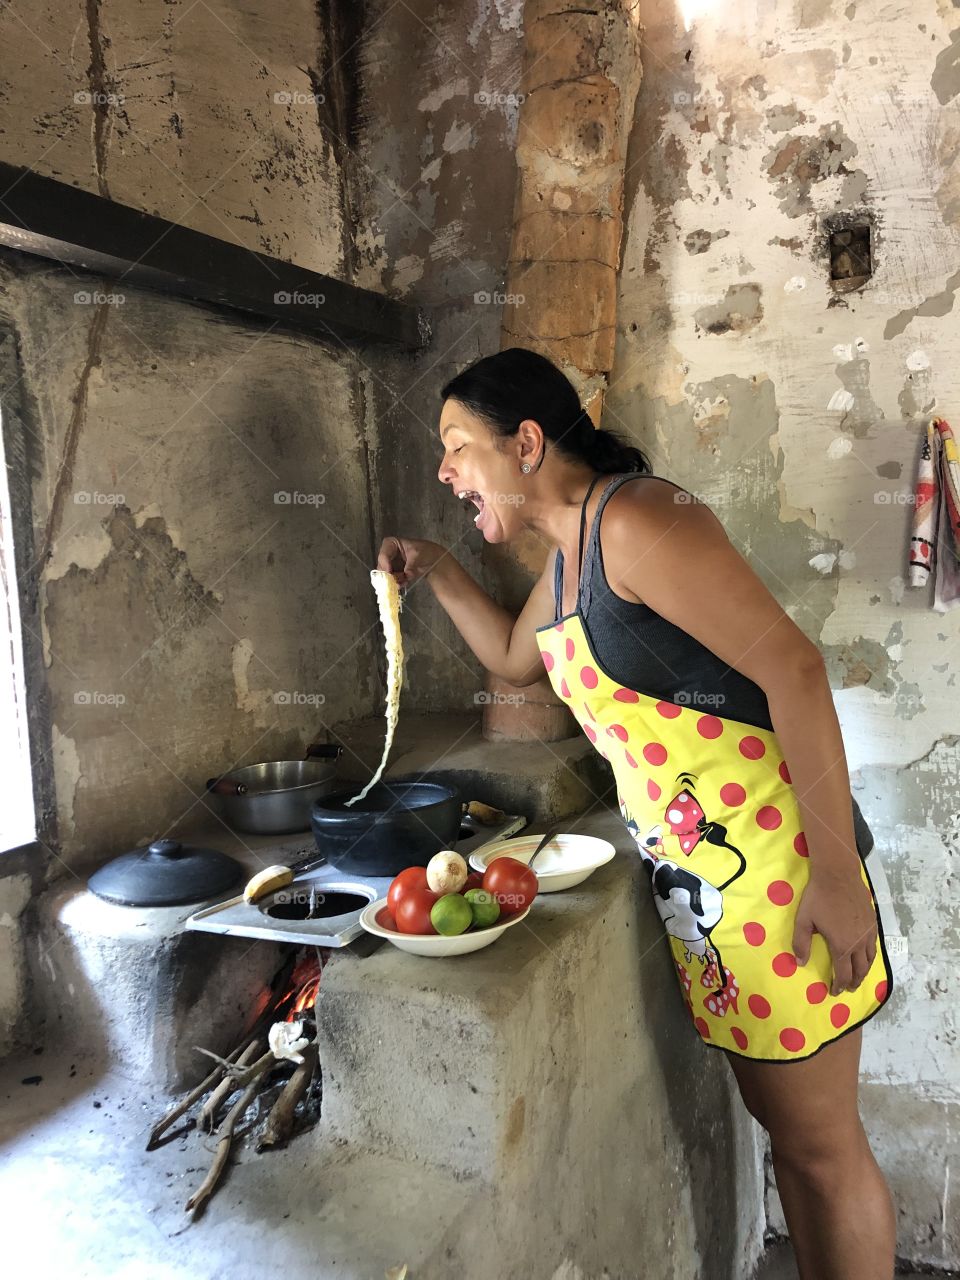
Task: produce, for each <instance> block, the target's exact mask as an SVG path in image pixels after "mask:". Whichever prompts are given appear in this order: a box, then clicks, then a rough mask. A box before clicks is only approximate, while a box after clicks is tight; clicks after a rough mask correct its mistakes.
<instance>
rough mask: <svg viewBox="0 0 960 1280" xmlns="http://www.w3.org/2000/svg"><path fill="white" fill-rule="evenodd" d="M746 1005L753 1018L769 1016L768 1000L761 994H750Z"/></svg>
mask: <svg viewBox="0 0 960 1280" xmlns="http://www.w3.org/2000/svg"><path fill="white" fill-rule="evenodd" d="M747 1007H748V1008H749V1010H750V1012H751V1013H752V1014H753V1016H754V1017H755V1018H769V1017H770V1001H769V1000H764V998H763V996H751V997H750V999H749V1000H748V1001H747Z"/></svg>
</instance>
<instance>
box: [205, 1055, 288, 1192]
mask: <svg viewBox="0 0 960 1280" xmlns="http://www.w3.org/2000/svg"><path fill="white" fill-rule="evenodd" d="M273 1061H274V1058H273V1054H272V1053H265V1054H264V1055H263V1057H262V1058H260V1059H259V1060H258V1062H257V1063H256V1064H255V1066H256V1067H258V1068H259V1070H258V1071H257V1074H256V1075H255V1076H254V1077H253V1079H252V1080H251V1082H250V1083H249V1084H248V1085H247V1087H246V1088H245V1089H244V1091H243V1093H241V1095H240V1097H239V1099H238V1100H237V1101H236V1102H235V1103H234V1104H233V1106H232V1107H231V1108H230V1110H229V1111H228V1112H227V1115H226V1119H225V1120H224V1122H223V1124H222V1125H221V1126H220V1128H219V1129H218V1130H217V1132H218V1133H219V1135H220V1141H219V1142H218V1143H217V1150H216V1154H215V1155H214V1157H213V1164H212V1165H211V1166H210V1172H209V1173H208V1174H207V1176H206V1177H205V1178H204V1180H203V1182H201V1184H200V1186H199V1187H197V1189H196V1191H195V1192H194V1193H193V1195H192V1196H191V1197H190V1199H189V1200H188V1201H187V1203H186V1204H185V1205H184V1206H183V1207H184V1209H186V1211H187V1213H189V1212H190V1210H191V1209H199V1208H200V1206H201V1205H202V1204H205V1203H206V1201H207V1200H209V1199H210V1197H211V1196H212V1195H213V1192H214V1189H215V1188H216V1185H217V1183H218V1182H219V1181H220V1175H221V1174H222V1173H223V1170H224V1168H225V1167H226V1163H227V1157H228V1156H229V1155H230V1147H231V1146H232V1145H233V1131H234V1129H235V1128H236V1127H237V1122H238V1120H240V1118H241V1116H242V1115H243V1113H244V1112H245V1111H246V1109H247V1107H249V1105H250V1103H251V1102H252V1101H253V1100H254V1098H255V1097H256V1096H257V1093H258V1092H259V1090H260V1076H262V1075H263V1073H264V1071H266V1070H267V1068H268V1067H269V1066H270V1065H271V1064H272V1062H273ZM251 1070H252V1068H251Z"/></svg>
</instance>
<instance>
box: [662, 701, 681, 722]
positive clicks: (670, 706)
mask: <svg viewBox="0 0 960 1280" xmlns="http://www.w3.org/2000/svg"><path fill="white" fill-rule="evenodd" d="M657 710H658V711H659V712H660V714H661V715H662V716H665V717H666V718H667V719H668V720H673V719H675V718H676V717H677V716H678V715H679V714H680V712H681V711H682V710H683V708H682V707H678V706H677V705H676V703H675V702H658V703H657Z"/></svg>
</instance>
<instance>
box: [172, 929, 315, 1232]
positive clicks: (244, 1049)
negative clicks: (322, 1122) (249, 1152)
mask: <svg viewBox="0 0 960 1280" xmlns="http://www.w3.org/2000/svg"><path fill="white" fill-rule="evenodd" d="M321 974H322V957H321V954H320V953H317V955H316V956H311V957H308V958H307V959H305V960H301V962H300V963H299V964H296V965H294V963H293V957H292V956H291V958H290V959H289V961H288V962H287V964H286V965H284V968H283V969H282V970H281V972H280V974H278V975H277V979H275V981H274V984H273V988H272V991H271V993H270V995H269V996H268V997H267V998H266V1000H265V1001H264V1002H261V1005H260V1009H259V1010H258V1012H257V1014H256V1015H255V1018H254V1024H255V1025H254V1026H253V1027H252V1028H251V1029H250V1030H248V1032H247V1034H246V1035H245V1036H244V1038H243V1040H241V1042H240V1044H239V1045H237V1047H236V1048H235V1049H234V1050H233V1052H232V1053H230V1054H228V1055H227V1057H225V1058H221V1057H220V1056H219V1054H216V1053H213V1052H212V1051H211V1050H209V1049H203V1048H200V1047H199V1046H195V1047H196V1048H197V1049H198V1052H200V1053H203V1054H205V1055H206V1056H207V1057H210V1058H213V1059H214V1061H215V1062H216V1066H215V1067H214V1068H213V1070H212V1071H211V1072H210V1073H209V1074H208V1075H207V1077H206V1078H205V1079H204V1080H203V1081H202V1082H201V1083H200V1084H199V1085H197V1087H196V1088H195V1089H192V1090H191V1091H190V1092H189V1093H188V1094H187V1095H186V1097H185V1098H183V1100H182V1101H181V1102H179V1103H178V1104H177V1105H176V1106H175V1107H173V1108H172V1109H171V1110H170V1111H168V1112H167V1113H166V1115H164V1117H163V1118H162V1119H161V1120H160V1121H158V1123H157V1124H156V1125H154V1127H153V1129H152V1130H151V1131H150V1138H149V1141H148V1143H147V1150H148V1151H149V1150H151V1149H152V1148H153V1146H154V1145H155V1144H156V1143H157V1142H158V1140H159V1138H160V1137H161V1135H162V1134H163V1133H164V1132H165V1131H166V1130H167V1129H168V1128H169V1127H170V1125H172V1124H173V1123H174V1121H175V1120H178V1119H179V1118H180V1117H181V1116H183V1115H185V1114H186V1113H187V1112H188V1111H189V1110H190V1108H191V1107H192V1106H193V1105H194V1103H196V1102H199V1101H200V1099H201V1098H203V1097H204V1095H205V1094H208V1093H209V1096H208V1097H207V1098H206V1100H205V1101H204V1103H203V1105H202V1107H201V1110H200V1114H199V1127H200V1128H201V1129H203V1130H206V1131H207V1132H215V1133H216V1136H217V1137H218V1139H219V1141H218V1142H217V1147H216V1150H215V1152H214V1157H213V1162H212V1164H211V1166H210V1170H209V1172H208V1174H207V1176H206V1178H204V1180H203V1182H202V1183H201V1184H200V1186H199V1187H198V1188H197V1190H196V1191H195V1192H194V1193H193V1195H191V1196H190V1198H189V1200H188V1201H187V1203H186V1206H185V1208H186V1210H187V1211H188V1212H189V1211H190V1210H195V1209H199V1208H201V1207H202V1206H203V1205H204V1204H205V1203H206V1202H207V1200H209V1198H210V1196H211V1195H212V1194H213V1192H214V1191H215V1190H216V1187H217V1185H218V1183H219V1182H220V1179H221V1177H222V1176H223V1172H224V1170H225V1169H226V1166H227V1162H228V1160H229V1156H230V1150H231V1147H232V1144H233V1139H234V1135H235V1131H236V1129H237V1126H238V1125H239V1123H240V1121H241V1119H242V1118H243V1116H244V1115H245V1114H246V1112H247V1110H248V1109H249V1107H250V1106H251V1104H252V1103H253V1102H254V1100H255V1099H256V1098H257V1096H258V1094H260V1093H261V1091H262V1090H265V1089H268V1088H271V1087H272V1086H273V1085H274V1084H275V1083H282V1088H281V1089H280V1092H279V1095H278V1096H277V1097H276V1099H275V1101H274V1102H273V1105H272V1107H271V1109H270V1113H269V1116H268V1117H267V1122H266V1125H265V1127H264V1131H263V1133H262V1135H261V1137H260V1140H259V1142H258V1144H257V1150H258V1151H262V1150H264V1149H265V1148H268V1147H278V1146H282V1145H284V1143H285V1142H286V1141H287V1139H288V1138H289V1137H290V1135H291V1133H292V1132H293V1127H294V1120H295V1115H296V1111H297V1107H298V1106H299V1104H300V1103H301V1102H302V1101H303V1100H304V1098H305V1097H306V1098H308V1099H310V1098H312V1097H313V1094H312V1092H311V1086H312V1084H313V1079H314V1076H315V1074H316V1072H317V1069H318V1047H317V1044H316V1039H315V1037H316V1021H315V1018H314V1017H313V1015H312V1013H311V1010H312V1009H313V1006H314V1004H315V1002H316V998H317V993H318V990H319V986H320V977H321ZM281 975H282V981H278V980H279V979H281ZM278 991H279V993H280V994H279V995H278ZM291 1066H293V1067H294V1070H293V1072H292V1074H290V1075H289V1077H288V1078H286V1079H284V1078H283V1076H282V1074H281V1076H280V1080H279V1081H278V1080H277V1074H278V1073H282V1071H283V1070H284V1069H285V1070H286V1071H287V1072H290V1069H291ZM238 1092H239V1097H237V1098H236V1100H235V1101H234V1103H233V1105H232V1106H231V1107H230V1108H229V1110H228V1111H227V1114H226V1116H225V1117H224V1119H223V1121H222V1122H221V1124H220V1125H219V1127H217V1125H216V1121H217V1114H218V1112H219V1111H220V1109H221V1107H222V1106H223V1105H225V1104H226V1103H227V1102H228V1100H229V1099H230V1098H231V1096H232V1095H234V1094H236V1093H238ZM308 1105H310V1104H309V1102H308ZM313 1105H314V1106H315V1103H314V1104H313Z"/></svg>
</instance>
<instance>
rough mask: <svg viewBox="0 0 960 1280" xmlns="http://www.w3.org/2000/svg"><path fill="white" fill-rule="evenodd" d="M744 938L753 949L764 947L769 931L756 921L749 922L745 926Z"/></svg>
mask: <svg viewBox="0 0 960 1280" xmlns="http://www.w3.org/2000/svg"><path fill="white" fill-rule="evenodd" d="M743 936H744V937H745V938H746V940H747V941H748V942H749V943H750V945H751V947H762V946H763V944H764V942H765V941H766V938H767V931H766V929H765V928H764V927H763V925H762V924H757V922H756V920H748V921H747V923H746V924H745V925H744V926H743Z"/></svg>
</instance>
